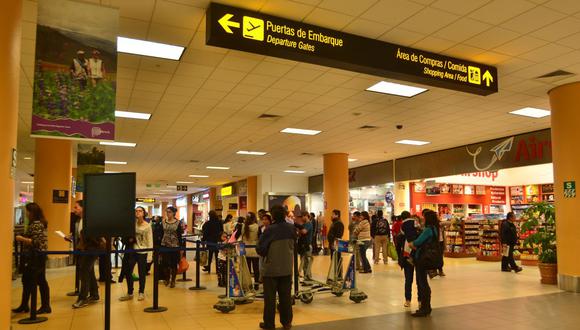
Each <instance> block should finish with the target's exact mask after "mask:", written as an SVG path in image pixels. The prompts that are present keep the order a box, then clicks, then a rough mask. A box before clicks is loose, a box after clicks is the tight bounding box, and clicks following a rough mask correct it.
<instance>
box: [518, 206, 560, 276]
mask: <svg viewBox="0 0 580 330" xmlns="http://www.w3.org/2000/svg"><path fill="white" fill-rule="evenodd" d="M522 219H523V220H524V222H523V223H522V226H521V232H522V233H529V236H528V237H527V238H526V239H525V240H524V245H525V246H527V247H531V248H533V249H534V253H535V254H537V255H538V267H539V268H540V275H541V282H542V283H543V284H557V283H558V265H557V261H558V260H557V255H556V214H555V210H554V205H553V204H550V203H548V202H539V203H534V204H532V206H531V207H530V208H528V209H527V210H525V211H524V214H523V216H522Z"/></svg>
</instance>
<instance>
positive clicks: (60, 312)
mask: <svg viewBox="0 0 580 330" xmlns="http://www.w3.org/2000/svg"><path fill="white" fill-rule="evenodd" d="M328 259H329V257H324V256H320V257H315V261H314V274H315V277H316V278H318V279H321V280H322V279H324V278H325V276H326V272H327V268H328V264H329V260H328ZM446 263H447V264H446V272H447V277H445V278H436V279H434V280H432V281H431V286H432V289H433V307H434V309H435V310H434V312H433V316H431V318H429V319H428V320H417V321H410V320H408V319H407V318H406V312H408V311H409V310H411V309H405V308H403V306H402V303H403V300H404V298H403V276H402V272H401V271H400V269H399V267H398V266H397V265H396V264H395V263H394V262H393V263H391V264H389V265H382V264H381V265H376V266H375V267H374V272H373V273H372V274H363V275H359V277H358V279H359V284H360V285H359V287H360V289H361V290H363V291H364V292H366V293H367V294H368V296H369V299H368V300H366V301H365V302H363V303H360V304H355V303H353V302H351V301H350V300H348V295H347V294H345V296H343V297H341V298H338V297H334V296H332V295H330V294H320V295H316V296H315V297H314V301H313V302H312V303H311V304H310V305H305V304H303V303H300V302H298V303H297V304H296V305H295V306H294V315H295V318H294V325H295V326H299V325H312V324H316V325H312V326H311V328H312V329H314V327H316V329H319V328H320V329H322V327H321V325H320V324H319V323H326V324H336V326H337V327H336V329H343V328H344V329H346V328H347V327H348V328H349V329H350V328H351V327H352V324H353V323H340V322H339V323H328V322H331V321H340V320H353V319H354V320H356V321H349V322H362V323H360V324H367V323H368V324H369V325H371V324H383V325H384V324H385V323H381V322H382V321H381V322H379V321H375V320H382V318H386V319H385V320H387V321H389V320H391V321H392V322H393V324H399V325H401V326H405V327H407V328H413V329H423V328H425V329H427V328H434V327H436V328H440V327H442V326H443V325H445V327H447V326H449V327H453V326H454V324H455V323H454V320H453V318H452V317H450V316H452V314H456V315H457V316H459V315H461V317H462V318H463V319H465V318H464V317H463V315H469V319H470V320H471V319H473V322H472V321H469V323H467V324H466V323H465V322H467V321H466V320H455V322H463V323H457V324H462V325H463V329H469V328H473V329H479V328H482V327H483V323H482V322H483V321H486V322H487V323H485V324H492V325H495V324H498V322H505V321H508V320H509V321H516V320H517V321H518V322H519V323H521V324H526V322H528V321H529V319H528V316H529V315H534V316H535V315H537V318H538V319H540V320H541V319H542V318H541V317H543V315H544V314H546V313H549V314H548V315H549V316H550V317H556V316H558V315H559V314H558V313H559V311H562V312H566V311H567V310H569V309H568V308H563V309H548V310H546V311H544V310H541V307H542V306H544V305H548V304H547V303H546V300H542V299H548V298H549V297H557V298H553V299H557V300H558V302H559V303H560V304H562V305H566V304H567V303H569V304H570V305H572V306H576V309H577V306H578V300H576V299H577V298H578V297H577V296H574V295H570V294H565V293H563V294H559V295H553V294H554V293H558V292H560V291H559V290H558V289H557V287H556V286H550V285H542V284H540V281H539V273H538V270H537V268H536V267H527V268H525V270H524V271H523V272H522V273H520V274H517V275H516V274H514V273H502V272H500V271H499V267H500V266H499V264H498V263H485V262H478V261H475V260H474V259H462V260H458V259H447V260H446ZM193 266H194V264H193V263H192V267H191V269H190V273H189V276H190V277H194V275H195V273H194V267H193ZM73 274H74V272H73V269H72V268H68V269H57V270H49V282H50V286H51V297H52V307H53V313H52V314H50V315H48V317H49V321H48V322H45V323H41V324H38V325H28V326H24V325H19V324H18V323H16V321H17V320H18V319H19V318H22V317H24V315H14V318H13V320H14V322H13V326H14V329H55V330H65V329H74V330H78V329H81V330H85V329H102V328H103V319H104V317H103V313H104V308H103V303H99V304H96V305H93V306H89V307H87V308H83V309H80V310H72V308H71V304H72V303H74V298H70V297H67V296H66V295H65V294H66V292H68V291H70V290H71V289H72V287H73ZM201 278H202V285H204V286H207V288H208V289H207V290H205V291H190V290H187V288H188V287H190V286H192V285H193V284H192V282H187V283H178V284H177V287H176V288H175V289H169V288H165V287H160V298H159V301H160V305H162V306H165V307H168V308H169V310H168V311H167V312H164V313H159V314H147V313H144V312H143V309H144V308H145V307H149V306H151V304H152V297H151V295H152V286H151V279H150V278H149V279H148V282H147V289H146V294H147V299H146V300H145V301H143V302H139V301H137V300H136V299H135V300H134V301H130V302H119V301H118V300H117V298H118V297H120V296H121V295H122V294H123V292H124V290H126V286H125V284H124V283H123V284H114V285H113V288H112V293H113V302H112V306H111V310H112V324H111V328H112V329H123V330H132V329H139V330H143V329H156V330H157V329H159V330H163V329H171V330H176V329H212V330H219V329H228V330H232V329H257V324H258V322H259V321H260V320H261V311H262V308H263V303H262V302H261V301H256V302H254V303H252V304H248V305H239V306H236V310H235V311H233V312H231V313H229V314H222V313H219V312H217V311H215V310H213V309H212V306H213V304H214V303H216V302H217V295H219V294H221V293H222V292H223V289H220V288H218V287H217V285H216V284H217V283H216V278H215V275H213V274H212V275H207V274H203V275H202V277H201ZM103 291H104V287H102V288H101V297H102V298H103V297H104V293H103ZM20 292H21V289H20V284H19V281H18V282H14V288H13V292H12V296H13V298H12V299H13V306H17V304H18V303H19V299H20ZM414 294H415V292H414ZM540 295H544V296H542V297H538V298H533V299H532V298H526V297H533V296H536V297H537V296H540ZM513 298H524V299H515V300H510V299H513ZM538 299H539V300H538ZM510 301H513V305H512V304H510V303H509V302H510ZM538 301H539V302H538ZM478 304H481V305H478ZM506 304H507V305H506ZM574 304H575V305H574ZM477 306H484V307H486V306H489V308H487V307H486V308H485V309H484V310H482V311H479V310H478V308H477ZM497 306H501V308H500V307H497ZM505 306H509V307H505ZM413 308H416V304H415V303H414V305H413ZM504 308H505V309H504ZM454 311H461V313H454ZM536 311H538V312H537V313H536ZM377 317H378V318H377ZM359 318H365V319H364V321H362V320H358V319H359ZM391 318H392V319H391ZM561 319H562V320H564V321H565V320H568V321H570V322H572V321H573V320H571V319H566V318H561ZM480 321H481V322H480ZM543 322H545V318H544V321H543ZM386 324H388V323H386ZM543 324H544V323H542V324H539V325H538V326H540V325H543ZM559 325H560V324H559ZM561 326H566V324H565V323H562V324H561ZM333 328H335V327H333ZM528 328H529V329H532V328H534V327H528ZM538 328H541V327H538ZM576 328H580V325H579V326H578V327H576ZM369 329H370V328H369Z"/></svg>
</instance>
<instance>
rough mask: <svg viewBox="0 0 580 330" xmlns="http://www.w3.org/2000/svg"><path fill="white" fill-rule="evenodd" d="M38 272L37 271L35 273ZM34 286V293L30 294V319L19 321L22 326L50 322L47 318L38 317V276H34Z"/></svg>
mask: <svg viewBox="0 0 580 330" xmlns="http://www.w3.org/2000/svg"><path fill="white" fill-rule="evenodd" d="M35 272H37V271H35ZM33 276H34V280H33V281H34V285H33V287H32V292H31V294H30V299H31V301H30V317H29V318H26V319H22V320H19V321H18V323H20V324H35V323H41V322H45V321H47V320H48V318H47V317H44V316H36V299H37V293H36V291H37V290H38V274H34V275H33Z"/></svg>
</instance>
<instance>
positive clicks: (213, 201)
mask: <svg viewBox="0 0 580 330" xmlns="http://www.w3.org/2000/svg"><path fill="white" fill-rule="evenodd" d="M216 208H217V188H216V187H212V188H209V209H210V211H211V210H214V211H215V210H216Z"/></svg>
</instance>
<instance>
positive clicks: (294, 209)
mask: <svg viewBox="0 0 580 330" xmlns="http://www.w3.org/2000/svg"><path fill="white" fill-rule="evenodd" d="M274 205H282V206H284V208H285V209H286V210H288V212H290V217H293V216H294V214H297V213H299V212H302V211H305V210H306V196H304V195H268V209H270V208H272V206H274Z"/></svg>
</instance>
